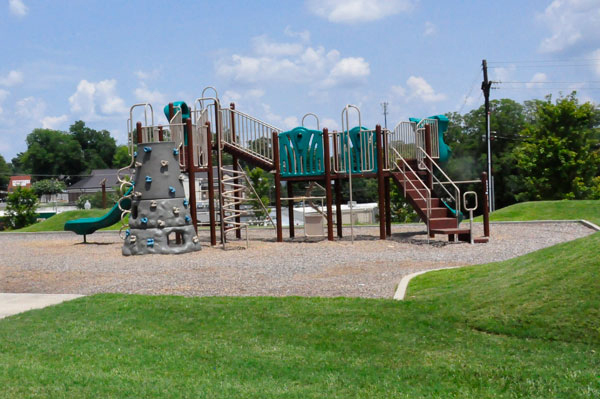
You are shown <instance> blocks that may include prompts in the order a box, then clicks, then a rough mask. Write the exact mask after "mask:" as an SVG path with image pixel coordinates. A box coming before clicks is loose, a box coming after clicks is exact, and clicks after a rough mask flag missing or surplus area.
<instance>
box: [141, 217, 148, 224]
mask: <svg viewBox="0 0 600 399" xmlns="http://www.w3.org/2000/svg"><path fill="white" fill-rule="evenodd" d="M140 222H142V223H143V224H147V223H148V218H141V219H140Z"/></svg>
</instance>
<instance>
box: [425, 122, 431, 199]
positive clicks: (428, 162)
mask: <svg viewBox="0 0 600 399" xmlns="http://www.w3.org/2000/svg"><path fill="white" fill-rule="evenodd" d="M425 152H426V153H427V155H429V156H431V125H430V124H428V123H427V124H425ZM425 164H426V165H427V169H428V172H427V186H428V187H429V189H430V190H433V169H432V167H433V165H432V164H431V160H430V159H429V158H427V159H426V160H425Z"/></svg>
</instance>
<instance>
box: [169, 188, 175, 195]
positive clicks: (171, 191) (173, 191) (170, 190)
mask: <svg viewBox="0 0 600 399" xmlns="http://www.w3.org/2000/svg"><path fill="white" fill-rule="evenodd" d="M175 191H176V190H175V187H173V186H169V192H170V193H171V194H175Z"/></svg>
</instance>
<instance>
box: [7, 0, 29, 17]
mask: <svg viewBox="0 0 600 399" xmlns="http://www.w3.org/2000/svg"><path fill="white" fill-rule="evenodd" d="M8 9H9V10H10V13H11V14H13V15H16V16H19V17H23V16H25V15H27V12H28V9H27V6H26V5H25V4H24V3H23V0H8Z"/></svg>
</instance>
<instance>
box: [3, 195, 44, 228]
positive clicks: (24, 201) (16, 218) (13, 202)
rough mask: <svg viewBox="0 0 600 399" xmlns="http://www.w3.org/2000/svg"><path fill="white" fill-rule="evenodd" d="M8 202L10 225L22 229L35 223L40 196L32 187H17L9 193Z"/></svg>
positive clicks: (7, 210)
mask: <svg viewBox="0 0 600 399" xmlns="http://www.w3.org/2000/svg"><path fill="white" fill-rule="evenodd" d="M6 203H7V205H6V219H7V222H8V223H7V224H8V227H10V228H13V229H20V228H21V227H25V226H29V225H30V224H33V223H35V220H36V216H35V210H36V207H37V203H38V198H37V195H35V193H34V192H33V190H32V189H30V188H26V187H17V188H16V189H15V191H13V192H12V193H10V194H9V195H8V198H7V200H6Z"/></svg>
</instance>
